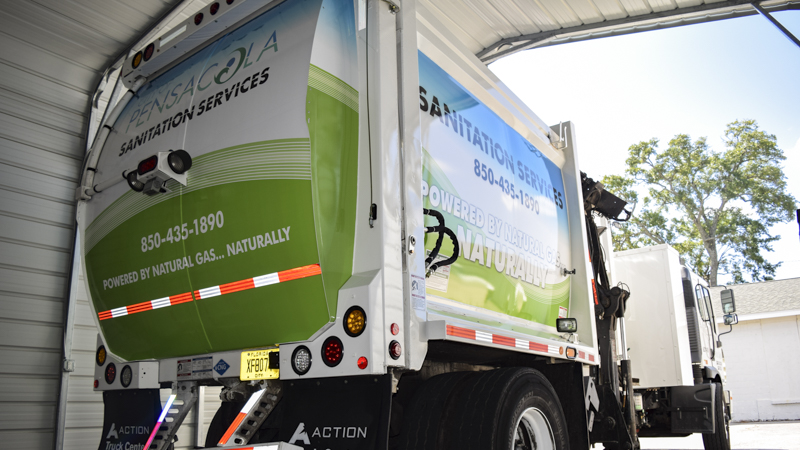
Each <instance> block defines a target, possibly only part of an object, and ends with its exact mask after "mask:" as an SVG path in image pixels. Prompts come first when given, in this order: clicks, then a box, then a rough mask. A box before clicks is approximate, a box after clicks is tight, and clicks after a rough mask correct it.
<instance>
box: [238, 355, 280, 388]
mask: <svg viewBox="0 0 800 450" xmlns="http://www.w3.org/2000/svg"><path fill="white" fill-rule="evenodd" d="M279 376H280V370H279V369H278V349H277V348H273V349H269V350H251V351H245V352H242V370H241V373H240V374H239V379H240V380H243V381H246V380H274V379H277V378H279Z"/></svg>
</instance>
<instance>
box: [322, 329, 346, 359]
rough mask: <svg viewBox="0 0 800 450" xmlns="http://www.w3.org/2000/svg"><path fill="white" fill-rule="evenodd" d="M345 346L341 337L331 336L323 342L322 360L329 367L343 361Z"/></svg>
mask: <svg viewBox="0 0 800 450" xmlns="http://www.w3.org/2000/svg"><path fill="white" fill-rule="evenodd" d="M343 356H344V346H343V345H342V341H341V339H339V338H338V337H336V336H331V337H329V338H328V339H325V342H324V343H323V344H322V361H323V362H324V363H325V365H326V366H328V367H335V366H337V365H339V363H340V362H342V357H343Z"/></svg>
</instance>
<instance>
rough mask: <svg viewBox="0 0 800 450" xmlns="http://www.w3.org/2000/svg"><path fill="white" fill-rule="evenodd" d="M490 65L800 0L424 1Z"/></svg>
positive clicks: (791, 6)
mask: <svg viewBox="0 0 800 450" xmlns="http://www.w3.org/2000/svg"><path fill="white" fill-rule="evenodd" d="M420 3H421V4H423V5H424V8H425V9H426V10H428V11H429V12H431V13H433V14H434V15H436V16H438V18H439V20H440V21H442V22H443V23H445V24H447V26H448V28H450V29H451V30H453V31H454V33H455V34H456V35H457V36H459V37H460V38H461V39H462V41H463V42H464V43H465V44H466V45H467V47H469V48H470V50H472V51H473V53H474V54H475V55H476V56H477V57H478V58H479V59H480V60H481V61H483V62H484V63H486V64H489V63H491V62H494V61H496V60H498V59H500V58H503V57H505V56H508V55H511V54H513V53H516V52H519V51H522V50H528V49H531V48H536V47H545V46H551V45H558V44H564V43H568V42H577V41H583V40H589V39H597V38H602V37H609V36H619V35H624V34H631V33H638V32H642V31H651V30H659V29H665V28H672V27H678V26H682V25H691V24H696V23H703V22H712V21H716V20H723V19H733V18H737V17H746V16H751V15H756V14H759V11H758V9H757V8H756V7H755V5H758V6H760V7H761V8H762V9H763V10H764V12H765V13H766V14H769V13H773V12H776V11H786V10H798V9H800V0H769V1H760V2H759V1H754V0H723V1H713V0H489V1H483V0H480V1H479V0H474V1H473V0H420Z"/></svg>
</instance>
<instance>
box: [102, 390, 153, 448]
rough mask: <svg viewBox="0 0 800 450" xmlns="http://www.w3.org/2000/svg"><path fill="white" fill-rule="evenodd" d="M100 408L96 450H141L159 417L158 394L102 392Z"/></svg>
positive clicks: (140, 391) (145, 392) (150, 392)
mask: <svg viewBox="0 0 800 450" xmlns="http://www.w3.org/2000/svg"><path fill="white" fill-rule="evenodd" d="M103 405H104V414H103V435H102V436H100V445H99V446H98V447H97V448H98V450H128V449H143V448H144V445H145V444H146V443H147V439H148V438H149V437H150V433H151V432H152V431H153V427H154V426H155V425H156V421H158V416H159V414H160V413H161V398H160V395H159V390H158V389H134V390H130V391H105V392H103Z"/></svg>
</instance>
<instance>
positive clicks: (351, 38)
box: [76, 0, 727, 450]
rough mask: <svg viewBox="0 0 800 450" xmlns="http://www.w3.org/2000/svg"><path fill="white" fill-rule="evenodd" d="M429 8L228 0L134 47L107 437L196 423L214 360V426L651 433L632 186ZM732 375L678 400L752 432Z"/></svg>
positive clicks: (105, 378)
mask: <svg viewBox="0 0 800 450" xmlns="http://www.w3.org/2000/svg"><path fill="white" fill-rule="evenodd" d="M429 8H431V5H430V4H428V3H425V2H415V1H412V0H408V1H403V2H392V1H385V0H358V1H355V0H287V1H278V0H273V1H266V0H262V1H259V0H248V1H242V0H225V1H217V2H211V3H209V4H208V5H206V6H205V7H203V8H202V9H201V10H200V11H197V12H196V13H195V14H194V15H190V17H189V18H188V19H186V20H185V21H184V22H183V23H181V24H179V25H178V26H176V27H174V28H172V29H171V30H169V31H167V32H165V33H163V34H162V35H161V36H160V37H158V38H157V39H155V40H154V41H153V42H150V43H148V44H147V45H145V46H143V48H142V50H141V51H138V52H136V53H135V54H133V55H131V56H130V57H129V58H127V60H126V61H125V62H124V64H123V66H122V68H121V69H120V70H121V73H120V79H121V83H123V85H124V87H125V89H126V90H127V92H126V93H125V94H124V95H123V96H122V97H121V99H120V100H119V101H118V102H117V103H116V106H114V107H113V109H111V110H110V111H109V113H107V114H106V116H105V118H104V122H103V124H102V126H101V128H100V131H99V132H98V135H97V137H96V138H95V139H94V142H93V144H92V146H91V149H90V151H89V152H88V153H87V156H86V159H85V162H84V166H83V174H82V177H81V183H80V186H79V187H78V189H77V191H76V198H77V200H78V208H77V222H78V225H79V232H80V254H81V258H82V264H83V267H84V268H85V271H86V277H85V280H86V290H87V292H88V294H89V296H90V298H91V305H92V308H93V314H94V318H95V320H96V323H97V327H98V330H99V335H98V339H97V350H96V355H95V356H96V358H95V361H96V366H95V377H94V389H95V390H96V391H101V392H102V393H103V401H104V405H105V412H104V428H103V433H102V436H101V440H100V445H99V448H100V449H112V448H120V449H123V448H124V449H128V448H136V449H148V450H161V449H167V448H170V447H172V446H173V445H174V440H175V436H176V432H177V430H178V429H179V427H180V426H181V424H182V423H183V422H184V419H185V418H186V417H187V414H188V413H189V412H190V411H191V410H192V408H195V407H197V403H198V395H199V394H198V393H199V391H200V390H201V389H200V388H201V387H203V386H220V387H221V393H220V399H221V400H222V402H221V406H220V407H219V409H218V411H217V413H216V415H215V416H214V419H213V421H212V422H211V424H210V426H209V430H208V433H207V436H206V437H205V442H204V443H203V442H198V443H197V446H198V447H202V446H203V445H205V447H212V448H213V447H226V448H270V449H297V448H302V449H306V450H311V449H319V450H322V449H331V450H344V449H380V448H391V449H434V448H439V449H445V448H447V449H449V448H458V449H471V448H474V449H510V448H514V449H532V448H553V449H567V448H569V449H577V448H584V449H585V448H588V447H589V446H590V445H591V444H595V443H602V444H603V445H604V446H605V447H607V448H623V449H629V448H638V447H639V443H638V438H637V436H638V433H639V432H640V429H641V427H642V426H647V423H648V422H647V421H646V420H645V419H647V418H648V417H647V416H646V415H642V413H641V409H639V408H638V406H637V405H639V403H635V399H639V398H640V397H641V399H642V401H643V402H645V403H646V405H651V403H652V402H653V401H655V400H659V401H660V399H661V398H660V397H658V396H655V397H653V396H652V395H650V394H649V393H644V394H641V396H640V392H639V389H638V387H637V385H636V384H635V383H634V382H633V379H632V376H631V363H630V361H629V360H628V359H625V358H620V352H619V348H623V349H624V348H626V347H625V335H624V332H623V331H624V330H623V327H622V326H620V325H622V324H623V323H624V322H623V321H624V314H625V308H626V304H628V300H629V298H633V297H631V295H635V294H632V292H633V291H631V290H629V289H627V288H625V285H624V284H619V285H612V283H611V282H610V281H609V280H610V278H609V277H610V274H609V269H608V268H607V267H606V261H605V258H604V255H605V254H606V253H604V250H603V246H602V244H601V238H600V236H601V233H600V232H598V226H597V223H598V222H596V220H600V219H601V218H606V219H615V220H624V219H625V218H626V217H629V216H630V212H629V211H628V210H626V209H625V208H626V204H625V202H624V201H623V200H621V199H619V198H617V197H615V196H614V195H613V194H612V193H609V192H607V191H605V190H604V189H603V186H602V184H601V183H597V182H595V181H594V180H592V179H591V178H590V177H588V176H586V175H585V174H582V173H581V172H580V170H579V163H578V153H577V147H576V142H575V130H574V127H573V125H572V124H571V123H569V122H566V123H560V124H557V125H554V126H552V127H551V126H548V125H546V124H545V123H543V122H542V120H541V119H539V118H538V117H537V116H536V115H535V114H534V113H533V112H532V111H531V110H530V109H529V108H528V107H527V106H526V105H525V104H523V103H522V102H521V101H520V100H519V99H518V98H517V97H516V96H515V95H514V94H513V93H511V92H510V91H509V90H508V89H507V88H506V87H505V86H504V85H503V84H502V83H501V82H500V81H499V80H498V79H497V78H496V77H495V76H494V75H493V74H492V73H491V72H490V71H489V70H488V69H487V68H486V66H485V65H484V64H482V63H481V62H480V61H479V60H478V59H477V58H476V57H475V56H474V55H473V54H472V53H471V52H469V51H468V50H467V49H466V48H465V46H464V45H463V43H461V42H460V41H459V39H458V38H457V37H456V35H455V34H454V33H453V30H454V28H453V27H456V26H457V24H456V23H455V22H453V21H451V20H447V18H446V17H444V16H442V15H436V14H432V13H431V10H430V9H429ZM545 69H546V68H543V70H545ZM608 251H610V247H605V252H608ZM693 292H694V291H692V292H690V293H689V294H690V296H694V293H693ZM693 298H694V297H693ZM641 301H646V300H645V299H644V298H642V299H641ZM687 301H688V300H687ZM652 319H653V320H657V319H661V318H656V317H654V318H652ZM700 375H701V376H702V379H698V380H699V381H698V382H699V383H700V384H704V383H705V384H708V383H710V382H711V381H712V379H713V378H708V377H710V376H712V375H713V373H711V372H708V371H706V372H701V374H700ZM693 381H697V380H693ZM162 389H165V390H170V392H171V393H170V395H169V397H168V399H167V400H166V402H165V403H162V402H161V400H160V392H161V390H162ZM677 391H678V390H676V389H674V388H673V389H671V390H670V392H677ZM648 392H649V391H648ZM692 392H695V391H692ZM703 392H706V391H703ZM710 392H711V393H710V394H708V395H710V397H708V398H706V397H703V396H702V395H699V394H698V395H688V394H687V395H682V396H680V397H679V398H677V399H675V398H671V403H669V405H668V406H667V407H666V409H664V410H663V412H664V414H666V417H671V418H672V419H674V422H673V424H674V423H677V424H678V425H679V426H678V428H677V429H675V430H677V431H681V430H684V429H685V428H680V426H682V424H684V423H685V422H686V421H692V420H696V419H697V418H698V417H701V416H702V418H703V420H702V421H701V422H702V423H700V424H699V425H698V426H697V427H695V428H692V430H695V431H702V432H705V433H711V434H712V435H714V436H717V437H720V436H721V437H722V438H720V439H721V440H719V441H718V442H717V443H716V444H714V445H713V446H711V447H710V448H727V447H726V446H727V441H726V440H725V439H724V438H725V434H724V428H725V427H724V426H723V424H722V423H721V420H720V417H719V412H720V410H721V409H720V406H719V405H718V404H717V403H718V401H717V402H716V403H715V402H714V401H713V400H714V399H717V400H718V399H719V398H720V397H719V395H718V393H717V394H715V393H716V391H715V390H713V389H712V390H711V391H710ZM659 395H660V394H659ZM714 395H717V397H714ZM709 398H710V399H711V400H712V401H711V403H709V402H708V401H707V400H708V399H709ZM636 401H637V402H638V400H636ZM645 411H648V410H647V409H645ZM676 417H677V418H676ZM651 428H652V429H657V428H653V427H651ZM667 428H669V427H667ZM648 429H650V428H648ZM671 431H674V430H672V429H670V432H671Z"/></svg>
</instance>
